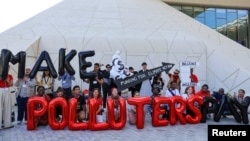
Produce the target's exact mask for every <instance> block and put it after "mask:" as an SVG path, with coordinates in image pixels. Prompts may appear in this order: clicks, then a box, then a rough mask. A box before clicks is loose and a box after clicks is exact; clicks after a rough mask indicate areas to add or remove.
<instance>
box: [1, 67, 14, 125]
mask: <svg viewBox="0 0 250 141" xmlns="http://www.w3.org/2000/svg"><path fill="white" fill-rule="evenodd" d="M3 69H4V68H3ZM9 69H10V66H9V67H8V71H9ZM12 86H13V76H12V74H10V73H9V74H8V75H7V78H6V79H5V80H2V79H1V80H0V125H1V124H2V120H3V125H1V126H0V129H2V127H3V128H4V129H7V128H12V127H14V126H13V125H12V123H11V111H12V106H11V105H12V104H11V94H10V90H9V87H12Z"/></svg>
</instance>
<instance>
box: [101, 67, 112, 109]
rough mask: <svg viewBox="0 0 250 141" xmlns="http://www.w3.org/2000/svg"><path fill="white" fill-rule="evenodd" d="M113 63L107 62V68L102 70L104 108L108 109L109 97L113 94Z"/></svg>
mask: <svg viewBox="0 0 250 141" xmlns="http://www.w3.org/2000/svg"><path fill="white" fill-rule="evenodd" d="M111 68H112V67H111V65H110V64H107V65H106V69H105V70H103V71H102V75H103V84H102V95H103V96H102V99H103V109H104V110H106V103H107V97H108V96H110V95H111V78H110V70H111Z"/></svg>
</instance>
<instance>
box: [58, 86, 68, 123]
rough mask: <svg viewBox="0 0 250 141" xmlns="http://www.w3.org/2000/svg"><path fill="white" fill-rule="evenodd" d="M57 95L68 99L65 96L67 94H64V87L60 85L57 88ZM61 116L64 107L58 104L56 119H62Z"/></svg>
mask: <svg viewBox="0 0 250 141" xmlns="http://www.w3.org/2000/svg"><path fill="white" fill-rule="evenodd" d="M56 97H62V98H64V99H65V100H67V99H66V97H65V95H64V90H63V88H62V87H58V88H57V90H56ZM61 118H62V107H60V106H57V107H56V120H57V121H61Z"/></svg>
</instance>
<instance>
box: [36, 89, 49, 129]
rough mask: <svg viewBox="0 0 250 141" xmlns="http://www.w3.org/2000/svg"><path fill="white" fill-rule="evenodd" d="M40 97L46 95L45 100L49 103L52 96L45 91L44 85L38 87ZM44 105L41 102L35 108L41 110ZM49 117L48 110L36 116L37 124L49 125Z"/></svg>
mask: <svg viewBox="0 0 250 141" xmlns="http://www.w3.org/2000/svg"><path fill="white" fill-rule="evenodd" d="M36 96H38V97H44V98H45V100H46V101H47V102H48V103H49V102H50V100H51V98H50V96H49V95H48V94H46V93H45V88H44V86H38V87H37V95H36ZM41 108H42V107H41V105H40V104H37V105H35V110H40V109H41ZM48 123H49V119H48V111H46V113H45V114H44V115H42V116H40V117H35V124H36V126H39V125H42V126H45V125H48Z"/></svg>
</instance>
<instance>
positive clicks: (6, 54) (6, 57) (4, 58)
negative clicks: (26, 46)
mask: <svg viewBox="0 0 250 141" xmlns="http://www.w3.org/2000/svg"><path fill="white" fill-rule="evenodd" d="M9 62H11V63H12V64H14V65H15V64H16V63H19V64H18V76H17V77H18V78H23V76H24V72H25V63H26V53H25V52H24V51H20V52H18V53H17V54H16V55H15V56H14V55H13V54H12V53H11V51H9V50H8V49H2V50H1V63H0V79H2V80H5V79H6V78H7V75H8V71H9V70H8V68H9Z"/></svg>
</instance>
